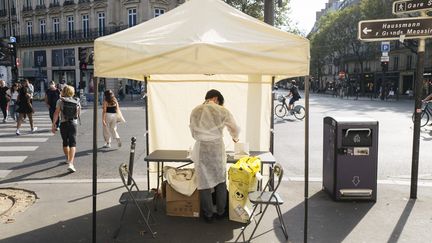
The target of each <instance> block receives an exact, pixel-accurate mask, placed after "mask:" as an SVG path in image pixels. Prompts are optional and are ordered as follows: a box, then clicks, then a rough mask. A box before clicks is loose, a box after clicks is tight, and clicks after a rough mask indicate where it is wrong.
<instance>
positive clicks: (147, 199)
mask: <svg viewBox="0 0 432 243" xmlns="http://www.w3.org/2000/svg"><path fill="white" fill-rule="evenodd" d="M119 173H120V178H121V179H122V182H123V185H124V187H125V188H126V189H127V192H124V193H122V195H121V196H120V199H119V202H120V204H122V205H124V206H123V213H122V215H121V218H120V226H119V228H118V229H117V231H116V232H115V234H114V239H115V238H117V236H118V234H119V233H120V230H121V228H122V226H123V223H124V222H123V220H124V216H125V212H126V208H127V206H128V205H129V203H132V204H135V206H136V207H137V209H138V211H139V213H140V215H141V217H142V219H143V220H144V223H145V225H146V226H147V229H148V231H149V232H150V233H151V234H152V237H153V238H156V232H153V230H152V229H151V227H150V224H149V219H150V218H151V219H152V220H153V222H155V219H154V218H153V216H152V215H151V213H150V208H149V207H148V205H147V204H149V203H151V202H153V204H154V200H155V193H154V192H153V191H140V190H139V188H138V185H137V184H136V182H135V180H134V179H133V178H132V175H131V174H130V172H129V168H128V166H127V165H126V164H125V163H122V164H121V165H120V167H119ZM127 178H130V180H131V182H132V183H131V185H128V184H127ZM134 188H135V189H134ZM140 205H141V206H142V207H143V208H144V211H143V210H142V209H141V206H140ZM144 212H145V213H144Z"/></svg>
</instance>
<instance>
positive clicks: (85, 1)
mask: <svg viewBox="0 0 432 243" xmlns="http://www.w3.org/2000/svg"><path fill="white" fill-rule="evenodd" d="M89 2H90V0H78V3H89Z"/></svg>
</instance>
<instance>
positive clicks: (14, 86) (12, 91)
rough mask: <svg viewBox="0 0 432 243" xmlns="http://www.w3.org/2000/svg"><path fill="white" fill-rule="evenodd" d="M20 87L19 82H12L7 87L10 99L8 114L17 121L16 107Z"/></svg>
mask: <svg viewBox="0 0 432 243" xmlns="http://www.w3.org/2000/svg"><path fill="white" fill-rule="evenodd" d="M19 88H20V86H19V83H14V84H12V87H11V88H10V89H9V93H10V96H11V100H10V103H9V116H10V117H12V119H13V120H14V121H18V116H19V113H18V112H17V109H18V89H19Z"/></svg>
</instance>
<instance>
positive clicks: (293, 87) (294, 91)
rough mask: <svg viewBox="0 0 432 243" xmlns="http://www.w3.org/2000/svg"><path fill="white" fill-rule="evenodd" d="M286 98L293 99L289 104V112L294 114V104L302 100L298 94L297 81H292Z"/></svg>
mask: <svg viewBox="0 0 432 243" xmlns="http://www.w3.org/2000/svg"><path fill="white" fill-rule="evenodd" d="M286 97H287V98H288V97H292V98H291V99H290V101H289V104H288V111H289V112H290V113H292V108H293V107H294V103H295V102H296V101H297V100H299V99H300V98H301V96H300V94H299V92H298V88H297V86H296V81H295V80H291V87H290V88H289V91H288V94H287V96H286Z"/></svg>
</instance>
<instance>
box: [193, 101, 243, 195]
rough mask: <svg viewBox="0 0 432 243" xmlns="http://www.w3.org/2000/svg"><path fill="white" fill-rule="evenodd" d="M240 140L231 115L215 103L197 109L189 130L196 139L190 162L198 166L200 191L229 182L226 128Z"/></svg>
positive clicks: (232, 135)
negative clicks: (225, 139) (224, 131)
mask: <svg viewBox="0 0 432 243" xmlns="http://www.w3.org/2000/svg"><path fill="white" fill-rule="evenodd" d="M225 126H226V127H227V129H228V131H229V133H230V135H231V137H232V138H234V139H238V135H239V132H240V129H239V127H238V126H237V124H236V122H235V120H234V118H233V116H232V114H231V112H229V111H228V110H227V109H226V108H225V107H223V106H220V105H218V104H216V103H214V102H212V101H210V102H206V103H204V104H202V105H199V106H197V107H196V108H195V109H194V110H193V111H192V113H191V116H190V125H189V127H190V130H191V132H192V137H193V138H194V139H195V140H196V142H195V145H194V148H193V150H192V155H191V159H192V161H193V162H194V164H195V173H196V176H197V187H198V190H203V189H209V188H213V187H215V186H216V185H217V184H219V183H222V182H225V180H226V152H225V145H224V142H223V139H222V137H223V128H224V127H225Z"/></svg>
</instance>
